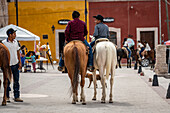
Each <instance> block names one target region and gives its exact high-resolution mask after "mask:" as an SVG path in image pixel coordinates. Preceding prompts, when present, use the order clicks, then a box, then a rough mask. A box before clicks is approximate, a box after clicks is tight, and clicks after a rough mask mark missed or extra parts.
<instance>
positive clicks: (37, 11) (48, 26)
mask: <svg viewBox="0 0 170 113" xmlns="http://www.w3.org/2000/svg"><path fill="white" fill-rule="evenodd" d="M87 9H88V4H87ZM74 10H76V11H79V12H80V19H81V20H83V21H85V13H84V11H85V3H84V1H39V2H35V1H34V2H18V14H19V16H18V25H19V26H20V27H23V28H24V29H27V30H29V31H30V32H32V33H34V34H35V35H38V36H39V37H40V42H41V45H43V44H46V43H47V42H49V45H50V48H51V53H52V57H53V59H54V60H56V59H58V58H59V50H60V51H61V46H62V45H61V42H62V40H63V39H64V30H65V27H66V25H62V24H63V21H59V20H63V19H66V20H72V12H73V11H74ZM8 13H9V24H15V25H16V9H15V3H14V2H10V3H9V6H8ZM87 19H88V16H87ZM59 22H60V24H59ZM87 23H88V20H87ZM52 26H53V27H52ZM88 26H89V25H87V28H88ZM54 27H55V28H54ZM52 28H53V30H54V32H53V30H52ZM87 39H88V38H87ZM20 43H21V45H26V47H27V48H28V49H29V50H34V42H31V41H30V42H29V41H28V42H20ZM37 44H38V42H37Z"/></svg>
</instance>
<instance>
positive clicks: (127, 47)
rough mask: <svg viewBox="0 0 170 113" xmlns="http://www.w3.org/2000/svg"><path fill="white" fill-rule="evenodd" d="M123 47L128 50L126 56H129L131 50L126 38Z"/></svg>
mask: <svg viewBox="0 0 170 113" xmlns="http://www.w3.org/2000/svg"><path fill="white" fill-rule="evenodd" d="M123 47H125V48H126V49H127V51H128V58H130V57H131V50H130V49H129V46H128V42H127V38H124V41H123Z"/></svg>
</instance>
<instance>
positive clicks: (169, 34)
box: [165, 0, 170, 40]
mask: <svg viewBox="0 0 170 113" xmlns="http://www.w3.org/2000/svg"><path fill="white" fill-rule="evenodd" d="M165 4H166V22H167V31H168V40H170V32H169V16H168V4H167V0H165Z"/></svg>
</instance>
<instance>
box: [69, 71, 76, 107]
mask: <svg viewBox="0 0 170 113" xmlns="http://www.w3.org/2000/svg"><path fill="white" fill-rule="evenodd" d="M68 75H69V78H70V80H71V86H72V93H73V100H72V104H76V97H77V91H76V92H75V91H74V90H73V77H72V76H71V74H70V73H68Z"/></svg>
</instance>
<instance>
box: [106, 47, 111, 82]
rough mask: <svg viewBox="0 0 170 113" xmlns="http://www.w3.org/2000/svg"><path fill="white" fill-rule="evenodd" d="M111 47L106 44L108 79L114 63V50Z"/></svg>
mask: <svg viewBox="0 0 170 113" xmlns="http://www.w3.org/2000/svg"><path fill="white" fill-rule="evenodd" d="M111 51H112V50H111V47H110V46H109V45H107V46H106V79H108V78H109V74H110V70H111V65H112V54H111V53H112V52H111Z"/></svg>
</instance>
